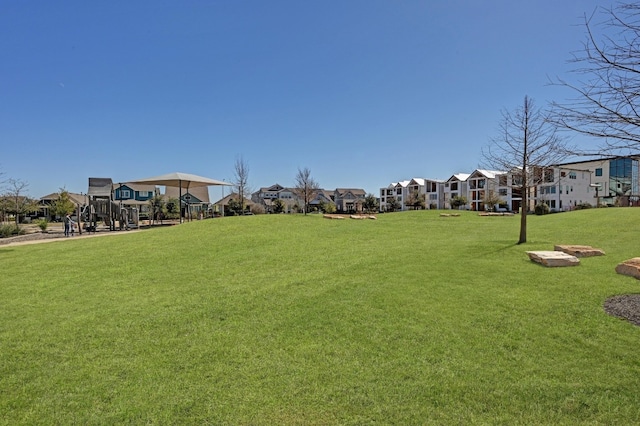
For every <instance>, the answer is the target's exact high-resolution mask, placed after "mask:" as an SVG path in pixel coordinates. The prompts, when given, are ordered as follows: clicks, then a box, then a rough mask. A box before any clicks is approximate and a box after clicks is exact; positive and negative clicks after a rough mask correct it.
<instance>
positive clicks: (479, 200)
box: [467, 169, 507, 211]
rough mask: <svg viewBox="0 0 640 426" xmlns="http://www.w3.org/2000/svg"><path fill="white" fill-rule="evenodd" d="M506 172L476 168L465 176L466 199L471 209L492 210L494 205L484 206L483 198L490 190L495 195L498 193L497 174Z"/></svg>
mask: <svg viewBox="0 0 640 426" xmlns="http://www.w3.org/2000/svg"><path fill="white" fill-rule="evenodd" d="M506 174H507V173H506V172H500V171H496V170H483V169H476V170H474V171H473V173H471V175H469V177H468V178H467V190H468V195H467V200H468V201H469V205H470V206H471V210H474V211H485V210H493V209H494V208H495V207H496V206H485V198H486V197H487V196H488V195H489V193H490V192H493V193H494V194H495V196H498V195H499V194H500V191H499V188H500V180H499V176H502V175H506ZM505 202H506V200H505Z"/></svg>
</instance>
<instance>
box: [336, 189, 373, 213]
mask: <svg viewBox="0 0 640 426" xmlns="http://www.w3.org/2000/svg"><path fill="white" fill-rule="evenodd" d="M366 195H367V194H366V192H365V191H364V189H359V188H336V190H335V191H333V202H334V203H335V204H336V210H337V211H338V212H342V213H359V212H361V211H362V203H363V202H364V198H365V196H366Z"/></svg>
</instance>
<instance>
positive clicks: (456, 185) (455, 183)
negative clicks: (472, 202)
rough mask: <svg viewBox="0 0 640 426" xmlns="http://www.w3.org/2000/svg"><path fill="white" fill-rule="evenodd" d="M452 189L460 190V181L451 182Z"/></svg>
mask: <svg viewBox="0 0 640 426" xmlns="http://www.w3.org/2000/svg"><path fill="white" fill-rule="evenodd" d="M451 190H452V191H457V190H458V182H453V183H452V184H451Z"/></svg>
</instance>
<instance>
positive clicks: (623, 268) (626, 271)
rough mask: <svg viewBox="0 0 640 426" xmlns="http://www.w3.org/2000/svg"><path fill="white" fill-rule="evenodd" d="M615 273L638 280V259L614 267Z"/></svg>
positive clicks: (639, 274) (639, 268)
mask: <svg viewBox="0 0 640 426" xmlns="http://www.w3.org/2000/svg"><path fill="white" fill-rule="evenodd" d="M616 272H617V273H619V274H622V275H628V276H630V277H633V278H635V279H638V280H640V257H634V258H632V259H629V260H625V261H624V262H622V263H619V264H618V266H616Z"/></svg>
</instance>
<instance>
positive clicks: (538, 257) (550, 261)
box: [527, 250, 580, 268]
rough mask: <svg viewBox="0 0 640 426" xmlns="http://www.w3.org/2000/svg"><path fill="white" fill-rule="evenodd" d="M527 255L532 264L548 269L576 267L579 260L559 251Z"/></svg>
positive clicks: (537, 252) (528, 253)
mask: <svg viewBox="0 0 640 426" xmlns="http://www.w3.org/2000/svg"><path fill="white" fill-rule="evenodd" d="M527 255H528V256H529V259H531V260H532V261H533V262H536V263H539V264H541V265H543V266H547V267H550V268H553V267H559V266H578V265H579V264H580V259H578V258H577V257H575V256H572V255H570V254H567V253H564V252H561V251H555V250H554V251H551V250H549V251H528V252H527Z"/></svg>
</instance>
